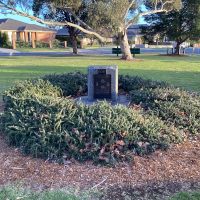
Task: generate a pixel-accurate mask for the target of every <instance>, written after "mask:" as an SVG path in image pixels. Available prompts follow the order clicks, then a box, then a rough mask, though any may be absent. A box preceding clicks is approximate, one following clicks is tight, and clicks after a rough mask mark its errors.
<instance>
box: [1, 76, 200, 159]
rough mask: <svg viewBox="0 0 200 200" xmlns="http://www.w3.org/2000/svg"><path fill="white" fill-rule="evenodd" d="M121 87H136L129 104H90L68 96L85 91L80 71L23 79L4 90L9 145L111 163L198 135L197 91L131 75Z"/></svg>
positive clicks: (37, 152)
mask: <svg viewBox="0 0 200 200" xmlns="http://www.w3.org/2000/svg"><path fill="white" fill-rule="evenodd" d="M131 81H133V83H132V84H131ZM120 87H121V89H124V90H125V91H127V92H128V91H129V90H131V91H129V95H130V96H131V99H132V104H131V106H130V107H125V106H120V105H118V106H111V105H110V104H109V103H107V102H101V103H97V104H95V105H92V106H85V105H82V104H77V103H76V101H74V100H72V98H67V96H69V95H71V96H79V95H84V94H85V93H86V91H87V76H86V75H85V74H81V73H69V74H62V75H58V74H53V75H46V76H45V77H44V78H43V80H40V79H39V80H28V81H24V82H19V83H17V84H16V85H15V86H14V87H12V88H11V89H9V90H8V91H6V92H5V94H4V97H3V98H4V102H5V111H4V113H3V115H2V118H1V121H2V127H3V129H4V132H5V134H6V135H7V137H8V140H9V142H10V144H12V145H15V146H18V147H20V148H21V149H22V150H23V151H24V152H25V153H28V154H32V155H34V156H36V157H43V158H48V159H56V160H61V161H62V160H63V159H66V158H67V159H69V158H72V157H73V158H76V159H77V160H80V161H83V160H87V159H91V160H93V161H102V162H106V163H115V162H116V161H117V160H127V159H130V158H131V156H130V155H132V154H133V153H135V154H139V155H143V154H147V153H150V152H153V151H155V150H156V149H166V148H167V147H169V146H170V144H172V143H179V142H181V141H182V140H183V139H185V138H186V137H187V136H188V135H191V133H193V134H199V132H200V129H199V127H200V98H199V96H198V95H197V94H190V93H188V92H186V91H183V90H180V89H177V88H173V87H171V86H168V85H167V84H165V83H162V82H154V81H152V82H151V81H150V80H147V81H146V80H143V79H141V78H138V77H133V78H131V77H129V76H125V77H124V76H120ZM134 104H137V106H133V105H134ZM138 105H139V106H138Z"/></svg>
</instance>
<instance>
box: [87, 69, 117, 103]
mask: <svg viewBox="0 0 200 200" xmlns="http://www.w3.org/2000/svg"><path fill="white" fill-rule="evenodd" d="M96 99H106V100H110V101H112V102H116V101H117V99H118V67H117V66H90V67H88V100H89V101H95V100H96Z"/></svg>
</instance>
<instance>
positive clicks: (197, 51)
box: [0, 47, 200, 56]
mask: <svg viewBox="0 0 200 200" xmlns="http://www.w3.org/2000/svg"><path fill="white" fill-rule="evenodd" d="M166 52H167V49H166V48H162V49H153V48H141V53H142V54H166ZM185 54H187V55H192V54H194V55H200V48H194V49H193V48H187V49H185ZM72 55H73V53H72V52H69V51H63V52H19V51H16V50H12V49H3V48H0V56H72ZM79 55H112V50H111V48H105V47H102V48H96V49H79ZM113 56H115V55H113Z"/></svg>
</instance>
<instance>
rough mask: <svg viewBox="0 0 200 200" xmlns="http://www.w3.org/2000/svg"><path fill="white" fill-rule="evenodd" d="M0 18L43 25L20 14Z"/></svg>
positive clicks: (0, 15)
mask: <svg viewBox="0 0 200 200" xmlns="http://www.w3.org/2000/svg"><path fill="white" fill-rule="evenodd" d="M2 18H11V19H15V20H19V21H22V22H26V23H30V24H37V25H40V26H44V25H42V24H39V23H37V22H35V21H32V20H30V19H28V18H27V17H21V16H17V15H10V14H9V15H2V14H0V19H2ZM144 23H145V21H144V19H143V18H141V19H140V20H139V22H138V24H144Z"/></svg>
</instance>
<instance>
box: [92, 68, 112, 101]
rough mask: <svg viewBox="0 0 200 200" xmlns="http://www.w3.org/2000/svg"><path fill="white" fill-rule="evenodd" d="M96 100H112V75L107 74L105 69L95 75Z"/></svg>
mask: <svg viewBox="0 0 200 200" xmlns="http://www.w3.org/2000/svg"><path fill="white" fill-rule="evenodd" d="M94 98H95V99H111V74H106V70H104V69H99V70H98V74H94Z"/></svg>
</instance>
